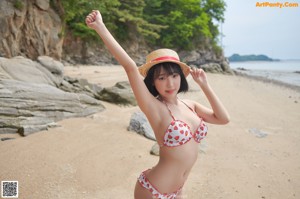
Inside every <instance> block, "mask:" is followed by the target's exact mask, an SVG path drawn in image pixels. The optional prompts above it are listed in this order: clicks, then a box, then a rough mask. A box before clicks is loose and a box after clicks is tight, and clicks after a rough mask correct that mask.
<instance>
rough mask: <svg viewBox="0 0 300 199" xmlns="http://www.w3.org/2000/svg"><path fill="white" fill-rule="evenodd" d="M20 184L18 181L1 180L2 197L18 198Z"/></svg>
mask: <svg viewBox="0 0 300 199" xmlns="http://www.w3.org/2000/svg"><path fill="white" fill-rule="evenodd" d="M18 196H19V185H18V181H1V197H2V198H18Z"/></svg>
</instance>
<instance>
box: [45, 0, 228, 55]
mask: <svg viewBox="0 0 300 199" xmlns="http://www.w3.org/2000/svg"><path fill="white" fill-rule="evenodd" d="M51 2H52V3H53V4H52V5H53V6H54V7H55V6H57V2H60V4H61V5H62V7H63V10H64V12H63V14H62V15H61V17H62V19H63V20H64V22H65V25H66V27H65V30H64V31H65V33H66V32H69V33H70V32H71V33H72V34H73V35H75V36H78V37H80V38H82V39H84V40H85V41H93V40H95V39H96V38H97V39H98V36H97V35H96V33H95V32H94V31H92V30H90V29H89V28H87V26H86V25H85V24H84V19H85V16H86V15H87V14H88V13H89V12H90V11H91V10H95V9H98V10H100V11H101V13H102V15H103V18H104V21H105V24H106V25H107V27H108V28H109V29H110V30H111V31H112V33H113V34H114V35H115V36H116V37H117V39H118V40H120V41H126V40H132V39H137V38H142V39H143V40H144V41H145V43H146V44H147V45H150V46H151V45H155V46H164V47H170V48H174V47H176V48H180V49H188V50H192V49H195V48H198V47H204V48H205V47H206V46H217V45H216V44H217V36H218V35H219V31H218V27H217V25H216V24H215V23H218V22H223V21H224V11H225V6H226V5H225V2H224V1H223V0H135V1H132V0H102V1H98V0H64V1H59V0H51Z"/></svg>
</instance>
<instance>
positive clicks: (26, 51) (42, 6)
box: [0, 0, 63, 59]
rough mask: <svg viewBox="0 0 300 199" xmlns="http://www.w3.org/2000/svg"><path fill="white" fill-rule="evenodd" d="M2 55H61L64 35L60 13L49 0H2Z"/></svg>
mask: <svg viewBox="0 0 300 199" xmlns="http://www.w3.org/2000/svg"><path fill="white" fill-rule="evenodd" d="M0 24H1V29H0V38H1V42H0V55H1V56H2V57H6V58H10V57H14V56H19V55H21V56H24V57H27V58H30V59H36V58H37V57H38V56H40V55H48V56H50V57H53V58H55V59H61V55H62V44H63V38H60V33H61V30H62V23H61V19H60V17H59V15H58V14H57V13H56V12H55V11H54V10H53V9H52V8H51V7H50V4H49V0H1V1H0Z"/></svg>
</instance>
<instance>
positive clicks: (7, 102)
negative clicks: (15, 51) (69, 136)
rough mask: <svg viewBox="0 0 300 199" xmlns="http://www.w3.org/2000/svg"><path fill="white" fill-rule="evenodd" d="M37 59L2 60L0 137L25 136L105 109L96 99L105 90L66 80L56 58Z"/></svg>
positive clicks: (0, 70)
mask: <svg viewBox="0 0 300 199" xmlns="http://www.w3.org/2000/svg"><path fill="white" fill-rule="evenodd" d="M38 60H39V61H38V62H36V61H32V60H30V59H27V58H24V57H21V56H18V57H14V58H12V59H6V58H3V57H0V107H1V109H0V116H1V117H0V133H1V134H8V133H19V134H21V135H23V136H26V135H29V134H30V133H34V132H37V131H42V130H47V129H48V128H51V127H53V126H57V125H56V123H55V122H56V121H59V120H62V119H65V118H70V117H83V116H87V115H91V114H93V113H96V112H100V111H102V110H104V106H103V105H102V104H101V102H100V101H98V100H97V99H95V95H96V94H97V93H98V92H99V91H100V90H101V89H102V88H99V87H98V86H96V85H92V84H89V83H88V82H87V81H86V80H77V79H71V78H67V77H66V78H65V77H63V65H62V63H60V62H58V61H56V60H54V59H53V58H50V57H46V56H43V57H39V58H38ZM66 80H69V82H70V83H69V82H68V81H66ZM61 88H63V89H61Z"/></svg>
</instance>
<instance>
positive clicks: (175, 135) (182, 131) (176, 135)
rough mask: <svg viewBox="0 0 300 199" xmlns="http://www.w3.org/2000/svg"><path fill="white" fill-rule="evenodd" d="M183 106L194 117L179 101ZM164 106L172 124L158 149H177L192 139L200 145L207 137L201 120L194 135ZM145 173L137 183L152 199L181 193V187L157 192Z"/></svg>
mask: <svg viewBox="0 0 300 199" xmlns="http://www.w3.org/2000/svg"><path fill="white" fill-rule="evenodd" d="M181 102H182V103H183V104H185V105H186V106H187V107H188V108H189V109H190V110H191V111H193V112H194V113H195V114H196V115H197V113H196V112H195V111H194V110H193V109H192V108H191V107H189V106H188V105H187V104H186V103H185V102H183V101H181ZM164 104H165V105H166V106H167V108H168V110H169V112H170V115H171V117H172V119H173V120H172V122H171V123H170V125H169V126H168V128H167V130H166V131H165V135H164V140H163V144H162V145H160V147H163V146H167V147H177V146H181V145H183V144H186V143H187V142H189V141H190V140H191V139H192V138H193V139H194V140H195V141H196V142H198V143H200V141H201V140H202V139H203V138H205V137H206V135H207V126H206V124H205V123H204V121H203V119H202V118H201V117H199V116H198V117H199V118H200V125H199V126H198V128H197V130H196V132H195V133H193V132H192V130H191V128H190V127H189V125H188V124H186V123H185V122H183V121H181V120H176V119H175V117H174V116H173V114H172V112H171V110H170V108H169V106H168V104H167V103H165V102H164ZM145 172H146V171H144V172H142V174H141V175H140V176H139V178H138V181H139V183H140V184H141V185H142V186H143V187H144V188H145V189H148V190H149V191H150V192H151V193H152V195H153V197H154V198H158V199H175V198H176V196H177V194H178V193H179V192H180V191H181V189H182V187H181V188H179V189H178V190H177V191H175V192H172V193H161V192H160V191H158V189H157V188H155V186H154V185H153V184H151V183H150V181H149V180H148V179H147V177H146V175H145Z"/></svg>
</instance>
